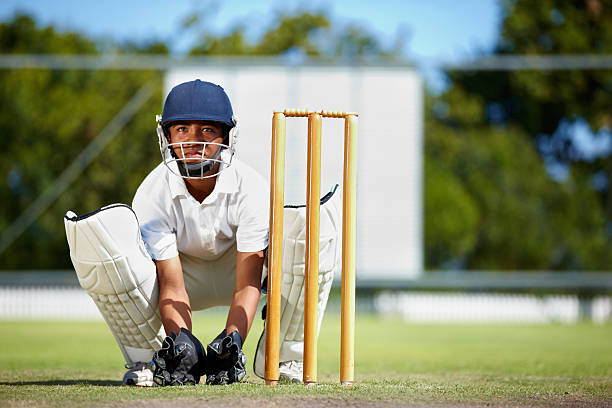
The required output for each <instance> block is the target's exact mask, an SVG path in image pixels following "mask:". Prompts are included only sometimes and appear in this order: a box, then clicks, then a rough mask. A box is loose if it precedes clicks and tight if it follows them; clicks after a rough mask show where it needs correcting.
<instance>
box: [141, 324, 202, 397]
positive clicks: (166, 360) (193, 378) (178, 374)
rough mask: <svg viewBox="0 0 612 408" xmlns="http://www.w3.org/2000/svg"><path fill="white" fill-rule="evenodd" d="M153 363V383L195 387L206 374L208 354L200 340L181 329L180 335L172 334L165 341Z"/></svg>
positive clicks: (155, 355) (155, 354) (154, 356)
mask: <svg viewBox="0 0 612 408" xmlns="http://www.w3.org/2000/svg"><path fill="white" fill-rule="evenodd" d="M151 363H152V364H153V368H154V371H153V381H155V383H156V384H157V385H161V386H167V385H188V384H189V385H194V384H197V383H199V382H200V377H201V376H202V374H204V372H205V367H206V352H205V351H204V346H202V343H200V340H198V339H197V338H196V337H195V336H194V335H193V334H191V332H190V331H189V330H187V329H185V328H181V330H180V331H179V334H178V335H177V334H176V333H171V335H170V336H167V337H166V338H165V339H164V342H163V343H162V348H161V349H159V350H157V351H156V352H155V353H154V354H153V360H152V361H151Z"/></svg>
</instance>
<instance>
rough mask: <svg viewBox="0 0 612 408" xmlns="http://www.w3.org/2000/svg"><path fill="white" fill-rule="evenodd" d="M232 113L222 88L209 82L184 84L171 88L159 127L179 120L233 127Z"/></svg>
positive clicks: (196, 81) (198, 81) (195, 81)
mask: <svg viewBox="0 0 612 408" xmlns="http://www.w3.org/2000/svg"><path fill="white" fill-rule="evenodd" d="M233 116H234V111H233V110H232V104H231V102H230V100H229V97H228V96H227V94H226V93H225V91H224V90H223V88H222V87H220V86H219V85H217V84H213V83H211V82H205V81H200V80H199V79H196V80H194V81H189V82H184V83H182V84H180V85H177V86H175V87H174V88H172V90H171V91H170V93H169V94H168V97H167V98H166V102H165V103H164V111H163V113H162V119H161V125H162V126H165V125H166V124H167V123H169V122H175V121H180V120H211V121H215V122H221V123H223V124H225V125H227V126H228V127H229V128H233V127H234V125H235V124H234V121H233Z"/></svg>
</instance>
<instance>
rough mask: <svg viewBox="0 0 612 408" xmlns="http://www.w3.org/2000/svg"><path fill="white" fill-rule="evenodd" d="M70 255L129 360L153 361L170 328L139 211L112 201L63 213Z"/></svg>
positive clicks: (76, 269) (127, 360) (78, 273)
mask: <svg viewBox="0 0 612 408" xmlns="http://www.w3.org/2000/svg"><path fill="white" fill-rule="evenodd" d="M64 225H65V227H66V237H67V239H68V246H69V247H70V258H71V259H72V264H73V265H74V269H75V271H76V273H77V276H78V278H79V283H80V284H81V286H82V287H83V289H85V290H86V291H87V293H88V294H89V296H91V298H92V299H93V301H94V302H95V304H96V306H98V309H99V310H100V312H101V313H102V316H103V317H104V320H105V321H106V323H107V324H108V326H109V327H110V329H111V331H112V333H113V335H114V336H115V339H116V340H117V344H118V345H119V348H120V349H121V352H122V353H123V356H124V358H125V361H126V362H127V363H135V362H138V361H145V362H146V361H150V360H151V358H152V356H153V352H154V351H155V350H157V349H159V348H161V344H162V341H163V339H164V337H165V331H164V328H163V326H162V322H161V319H160V316H159V311H158V304H157V303H158V295H159V288H158V284H157V274H156V268H155V264H154V263H153V261H152V260H151V257H150V256H149V254H148V253H147V251H146V249H145V246H144V242H143V241H142V237H141V235H140V228H139V226H138V220H137V219H136V214H134V212H133V211H132V209H131V208H130V207H129V206H127V205H124V204H113V205H109V206H106V207H102V208H101V209H99V210H97V211H94V212H93V213H90V214H85V215H83V216H80V217H79V216H77V215H76V214H74V213H73V212H71V211H68V213H66V216H65V217H64Z"/></svg>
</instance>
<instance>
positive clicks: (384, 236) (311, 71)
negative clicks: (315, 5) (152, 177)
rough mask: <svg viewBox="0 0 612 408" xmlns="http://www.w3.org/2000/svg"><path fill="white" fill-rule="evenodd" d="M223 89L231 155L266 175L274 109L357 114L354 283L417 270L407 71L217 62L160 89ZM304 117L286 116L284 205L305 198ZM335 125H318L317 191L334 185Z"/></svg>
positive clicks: (419, 122)
mask: <svg viewBox="0 0 612 408" xmlns="http://www.w3.org/2000/svg"><path fill="white" fill-rule="evenodd" d="M195 78H199V79H201V80H204V81H210V82H214V83H218V84H219V85H221V86H222V87H223V88H224V89H225V90H226V92H227V93H228V95H229V97H230V99H231V101H232V106H233V108H234V112H235V114H236V116H237V117H238V120H239V124H240V139H239V144H238V153H237V154H238V156H239V157H240V158H241V159H242V160H243V161H245V162H247V163H248V164H249V165H251V166H252V167H254V168H255V169H256V170H257V171H259V172H260V173H261V174H262V175H263V176H264V177H266V178H267V179H269V176H270V143H271V141H270V139H271V132H272V130H271V129H272V112H273V111H274V110H275V109H285V108H286V109H290V108H299V109H303V108H304V109H312V110H320V109H327V110H343V111H355V112H358V113H359V142H358V150H359V164H358V179H357V189H358V190H357V279H358V280H359V279H368V280H370V279H381V280H383V279H389V278H390V279H413V278H415V277H416V276H418V275H419V274H420V273H421V272H422V269H423V238H422V235H423V232H422V231H423V229H422V220H423V216H422V215H423V212H422V199H423V197H422V178H423V165H422V164H423V161H422V154H423V106H422V105H423V95H422V93H423V91H422V81H421V78H420V77H419V76H418V74H417V73H416V72H414V71H412V70H410V69H409V68H397V67H392V68H389V67H346V66H345V67H341V66H333V67H331V66H327V67H326V66H314V67H313V66H303V67H296V66H278V65H266V66H253V67H249V66H246V65H238V66H236V65H218V66H211V67H200V68H184V69H174V70H170V71H168V72H167V74H166V78H165V91H166V93H167V92H169V91H170V89H171V88H172V87H173V86H175V85H177V84H179V83H181V82H185V81H190V80H193V79H195ZM306 131H307V119H306V118H288V119H287V152H286V166H287V168H286V182H285V203H287V204H292V203H304V202H305V198H306ZM343 132H344V126H343V120H342V119H323V132H322V134H323V136H322V137H323V140H322V145H323V149H322V150H323V152H322V180H321V194H322V195H323V194H325V193H326V192H327V191H329V189H331V188H332V186H333V185H334V184H336V183H338V184H340V185H341V184H342V160H343V151H342V149H343Z"/></svg>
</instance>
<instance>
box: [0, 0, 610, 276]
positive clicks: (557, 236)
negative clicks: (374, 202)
mask: <svg viewBox="0 0 612 408" xmlns="http://www.w3.org/2000/svg"><path fill="white" fill-rule="evenodd" d="M504 4H505V6H504V16H503V23H502V26H501V29H500V30H501V31H500V38H499V42H498V45H497V48H496V51H495V52H496V53H497V54H500V55H503V54H508V53H520V54H523V53H526V54H542V53H544V54H554V53H564V54H565V53H571V54H577V53H580V54H584V53H591V54H610V51H611V50H610V46H611V44H612V42H611V41H610V40H611V39H610V36H611V35H612V34H611V32H612V31H611V30H612V28H611V27H612V24H610V23H611V21H610V14H611V13H610V8H611V6H610V4H609V2H606V1H602V0H587V1H585V2H561V1H553V0H543V1H541V2H528V1H524V0H515V1H509V2H507V3H504ZM203 18H204V17H203V16H198V15H194V16H192V17H190V19H189V20H188V21H186V22H185V30H196V29H200V30H201V32H200V36H199V37H198V40H197V41H196V42H195V43H194V45H193V47H192V48H191V51H190V54H192V55H244V56H253V55H286V54H291V53H296V52H297V53H298V54H303V55H306V56H312V57H316V58H320V59H322V60H328V61H331V60H333V59H334V58H350V59H353V60H355V61H359V60H360V59H363V58H368V57H372V56H374V57H377V58H386V59H396V58H399V53H400V50H401V47H400V48H398V47H397V46H396V45H395V46H393V47H386V46H385V45H383V44H382V43H381V42H380V41H379V40H378V39H377V38H376V36H374V35H373V34H371V33H370V32H368V30H367V29H365V28H364V27H362V26H359V25H354V24H348V25H338V24H332V21H331V20H330V19H329V17H328V16H327V15H326V14H325V13H322V12H316V11H300V12H296V13H279V14H278V15H277V16H276V18H275V19H274V20H273V21H272V23H271V24H270V26H269V27H268V28H267V29H266V30H265V31H264V32H263V34H262V35H261V36H259V37H258V38H256V39H253V38H249V37H248V36H247V33H246V25H243V24H238V25H236V26H234V27H232V28H231V29H230V30H229V31H228V32H226V33H222V34H220V35H218V34H214V33H212V32H210V31H207V30H206V29H205V28H201V27H206V24H201V25H200V24H199V23H200V21H203V20H200V19H203ZM199 27H200V28H199ZM400 42H401V41H400ZM108 46H109V44H102V43H100V42H96V41H94V40H92V39H88V38H86V37H84V36H83V35H80V34H76V33H69V32H58V31H56V30H55V29H54V28H53V27H39V26H38V25H37V24H36V22H35V21H34V20H33V19H32V18H30V17H27V16H15V18H13V19H12V20H11V21H9V22H5V23H0V53H28V54H31V53H41V54H45V53H51V54H97V53H99V52H100V51H99V50H100V49H101V47H102V48H104V47H108ZM110 47H111V48H112V49H113V51H114V52H117V53H154V54H166V53H168V51H169V49H170V48H171V47H170V45H169V44H165V43H162V42H159V41H150V42H145V43H141V44H138V43H129V42H128V43H124V44H111V45H110ZM449 79H450V84H451V85H450V86H449V88H448V89H447V90H446V91H445V92H444V93H443V94H441V95H428V96H427V98H426V114H425V115H426V125H425V135H426V144H425V146H426V148H425V203H424V207H425V220H424V224H425V237H424V238H425V255H426V266H427V268H469V269H609V268H610V267H611V266H612V259H610V257H611V256H610V255H609V253H610V232H609V228H608V225H609V224H610V221H611V220H612V200H611V199H609V198H608V197H609V196H610V194H609V193H608V185H609V177H610V175H611V174H612V159H611V158H610V156H609V154H600V155H596V156H595V157H586V156H585V155H584V154H583V152H581V151H580V146H579V145H578V144H577V143H576V140H575V139H574V138H573V136H572V134H571V126H568V125H567V124H568V123H569V124H571V123H574V122H576V121H580V120H582V121H584V122H585V123H587V124H588V126H590V127H591V129H592V130H593V131H594V132H596V131H602V132H603V134H604V135H605V134H609V131H608V133H605V132H606V129H608V130H609V128H610V120H611V119H610V112H611V109H610V100H611V99H610V97H609V95H610V91H611V89H610V87H611V86H612V79H611V77H610V71H609V70H608V71H603V70H601V71H596V70H590V71H587V70H575V71H519V72H449ZM149 81H152V83H153V84H154V86H155V87H156V88H155V89H156V93H155V95H154V97H153V98H151V100H150V101H148V102H147V104H146V105H145V106H144V107H143V108H142V109H141V111H140V112H138V113H137V114H136V115H135V117H134V118H132V120H131V121H130V122H129V124H128V125H127V126H126V128H124V129H123V130H122V131H121V132H120V133H119V134H118V135H117V136H116V137H115V139H114V140H113V141H112V142H111V143H110V144H109V145H108V146H107V147H106V148H105V149H104V151H103V152H102V154H101V155H100V156H99V157H98V159H97V160H95V161H94V162H93V163H92V164H91V165H90V166H89V167H87V168H86V170H85V171H84V173H83V174H82V175H81V177H79V179H78V180H77V181H75V182H74V183H73V185H71V186H70V188H69V189H68V190H67V191H66V192H65V193H64V194H62V196H61V198H60V199H59V200H58V201H57V202H56V203H54V204H53V205H52V206H51V207H50V208H49V209H48V210H47V211H45V213H44V214H43V215H42V216H41V217H40V218H39V219H38V220H37V221H36V223H35V224H33V225H32V226H31V227H30V228H28V229H27V230H26V232H25V233H24V234H23V235H22V236H21V237H20V238H19V239H18V240H17V241H16V242H15V243H13V245H11V247H10V248H9V249H8V250H7V251H5V252H4V253H3V254H0V261H1V262H2V265H3V268H5V269H11V268H25V269H29V268H45V269H50V268H65V267H70V261H69V257H68V256H66V255H67V254H66V251H67V246H66V243H65V236H64V231H63V225H62V223H61V222H60V221H58V220H61V219H62V216H63V215H64V212H65V211H66V209H72V210H74V211H75V212H77V213H84V212H88V211H91V210H92V209H94V208H98V207H100V206H101V205H105V204H109V203H112V202H128V203H129V202H131V199H132V196H133V194H134V191H135V190H136V188H137V186H138V185H139V183H140V182H141V180H142V178H143V177H144V176H145V175H146V174H147V172H148V170H150V169H151V168H153V167H154V166H155V165H156V164H157V163H158V162H159V153H158V151H157V146H156V140H155V133H154V122H153V114H154V113H158V112H159V110H160V107H161V101H162V95H161V82H162V81H161V73H160V72H152V71H113V72H111V71H103V70H100V71H80V70H50V69H27V70H2V71H0V129H2V130H3V131H4V134H5V141H6V142H5V148H4V149H3V150H2V151H1V152H0V155H1V158H2V160H0V174H4V175H5V176H4V178H3V179H2V181H1V182H0V194H1V195H2V197H3V200H2V203H0V230H4V229H5V228H6V227H7V226H8V225H10V224H11V223H12V222H13V220H15V218H16V217H17V216H19V214H21V213H22V212H23V211H24V210H25V209H26V208H27V207H28V205H30V204H31V203H32V202H33V201H34V200H35V199H36V198H37V197H38V196H39V195H40V194H41V192H43V191H44V190H45V189H46V188H48V187H49V186H50V185H51V184H52V182H53V181H54V180H55V179H56V178H57V176H58V175H59V174H60V173H61V172H62V171H63V170H64V169H65V168H66V166H67V165H68V163H70V162H71V161H72V160H74V158H75V157H76V156H77V155H78V154H79V152H81V151H82V150H83V148H85V146H87V145H88V143H89V142H91V140H93V138H94V137H95V136H96V135H98V134H99V132H100V131H101V130H102V129H103V127H104V126H105V125H106V124H107V123H108V122H109V121H110V120H111V119H112V118H113V117H114V116H115V115H116V114H117V113H118V112H119V111H120V109H121V108H122V107H123V106H124V105H125V103H126V102H127V101H128V100H129V99H130V98H131V97H132V96H133V95H134V94H135V93H136V92H137V90H138V89H139V88H140V87H141V86H142V85H143V84H145V83H147V82H149ZM564 124H565V125H564ZM564 126H565V127H564ZM564 129H565V130H564ZM568 129H569V130H568ZM551 162H554V163H560V164H562V165H567V166H568V167H567V169H568V172H567V176H566V177H565V178H559V177H557V179H555V178H552V177H551V173H550V164H551ZM597 177H599V179H600V183H599V184H597V185H596V187H597V188H594V184H593V180H594V179H595V178H597ZM602 180H603V181H602ZM31 254H35V256H31Z"/></svg>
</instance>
